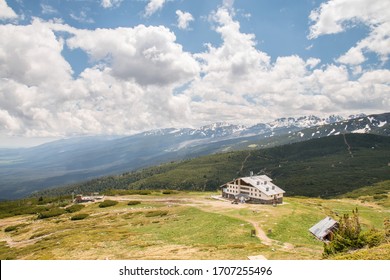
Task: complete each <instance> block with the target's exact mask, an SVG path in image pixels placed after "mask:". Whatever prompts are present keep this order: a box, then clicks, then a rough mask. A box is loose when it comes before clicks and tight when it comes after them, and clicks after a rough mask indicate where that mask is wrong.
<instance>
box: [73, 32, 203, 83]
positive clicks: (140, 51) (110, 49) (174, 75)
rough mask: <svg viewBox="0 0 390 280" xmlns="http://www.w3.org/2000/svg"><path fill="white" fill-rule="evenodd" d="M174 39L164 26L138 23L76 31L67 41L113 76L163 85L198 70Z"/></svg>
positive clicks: (179, 81)
mask: <svg viewBox="0 0 390 280" xmlns="http://www.w3.org/2000/svg"><path fill="white" fill-rule="evenodd" d="M175 40H176V37H175V35H174V34H173V33H172V32H170V31H169V30H168V29H167V28H165V27H162V26H158V27H154V26H151V27H146V26H144V25H139V26H136V27H134V28H117V29H97V30H94V31H89V30H79V31H77V32H76V33H75V36H74V37H72V38H70V39H69V40H68V41H67V44H68V46H69V47H71V48H81V49H83V50H84V51H86V52H87V53H88V54H89V55H90V57H91V58H92V59H93V60H94V61H96V62H103V63H105V64H106V65H108V66H109V67H110V68H111V74H112V75H113V76H115V77H116V78H119V79H122V80H134V81H135V82H137V83H138V84H140V85H161V86H164V85H169V84H176V83H182V82H187V81H188V80H190V79H192V78H193V77H194V76H195V75H197V73H198V72H199V66H198V63H197V62H196V61H195V60H194V59H193V58H192V56H191V55H190V54H189V53H185V52H183V50H182V46H181V45H179V44H177V43H175Z"/></svg>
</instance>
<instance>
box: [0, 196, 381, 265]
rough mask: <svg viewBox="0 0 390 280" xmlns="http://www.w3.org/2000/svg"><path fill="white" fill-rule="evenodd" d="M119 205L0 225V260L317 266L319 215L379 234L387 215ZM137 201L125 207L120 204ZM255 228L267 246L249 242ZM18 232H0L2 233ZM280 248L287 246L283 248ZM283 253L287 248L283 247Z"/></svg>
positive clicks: (336, 204) (199, 203)
mask: <svg viewBox="0 0 390 280" xmlns="http://www.w3.org/2000/svg"><path fill="white" fill-rule="evenodd" d="M109 199H113V200H116V201H118V202H119V203H118V204H117V205H115V206H112V207H109V208H99V206H98V205H99V204H98V203H89V204H87V205H86V207H84V208H83V209H82V210H81V211H79V212H78V213H80V214H88V215H89V216H88V218H86V219H84V220H77V221H71V220H70V217H72V215H74V214H71V213H66V214H63V215H61V216H59V217H53V218H49V219H45V220H37V219H36V218H35V217H34V216H31V215H30V216H23V217H20V216H18V217H12V218H5V219H1V220H0V227H1V231H0V258H1V259H76V260H79V259H199V260H202V259H246V258H247V257H248V256H253V255H259V254H261V255H264V256H265V257H266V258H268V259H320V258H321V256H322V243H321V242H318V241H316V240H315V239H314V238H313V237H312V236H311V235H310V233H309V232H308V228H309V227H310V226H312V225H313V224H314V223H316V222H317V221H318V220H319V219H321V218H323V217H324V216H325V215H329V214H332V213H333V214H334V213H335V212H336V211H337V212H339V213H343V212H344V211H345V212H347V211H350V210H351V209H354V208H355V207H356V206H358V207H359V210H360V211H361V216H362V218H363V223H364V224H365V225H366V226H367V227H370V226H376V227H378V228H381V221H383V218H384V217H385V216H386V215H388V209H387V208H384V207H381V206H376V207H375V208H373V207H371V206H370V205H364V204H361V203H360V204H358V205H357V204H356V203H357V202H356V201H354V200H321V199H304V198H287V199H286V203H285V204H284V205H280V206H278V207H272V206H267V205H241V204H240V205H232V204H230V203H229V202H224V201H218V200H213V199H210V194H207V195H205V194H200V193H184V194H175V195H174V196H172V197H170V196H169V195H164V196H163V197H162V196H154V197H152V196H128V197H126V196H124V197H114V198H109ZM130 200H137V201H141V204H138V205H131V206H129V205H127V203H128V201H130ZM253 224H257V225H258V226H259V227H260V228H261V229H263V230H264V231H265V232H266V233H267V234H268V237H270V238H272V239H273V240H272V242H271V243H270V244H266V243H264V242H261V241H260V240H259V239H258V238H255V237H251V236H250V231H251V230H252V229H253V228H254V225H253ZM12 225H15V226H16V225H22V226H18V227H17V229H16V230H14V231H11V232H5V231H4V229H5V228H6V227H9V226H12ZM287 242H288V244H287ZM287 245H288V246H287Z"/></svg>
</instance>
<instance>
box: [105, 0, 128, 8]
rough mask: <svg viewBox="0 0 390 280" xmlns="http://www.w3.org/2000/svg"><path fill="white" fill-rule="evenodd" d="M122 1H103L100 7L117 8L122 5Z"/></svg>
mask: <svg viewBox="0 0 390 280" xmlns="http://www.w3.org/2000/svg"><path fill="white" fill-rule="evenodd" d="M122 1H123V0H101V3H100V5H101V6H102V7H103V8H105V9H108V8H113V7H114V8H116V7H119V6H120V5H121V3H122Z"/></svg>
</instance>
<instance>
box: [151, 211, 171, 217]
mask: <svg viewBox="0 0 390 280" xmlns="http://www.w3.org/2000/svg"><path fill="white" fill-rule="evenodd" d="M166 215H168V211H164V210H156V211H149V212H146V214H145V217H157V216H160V217H162V216H166Z"/></svg>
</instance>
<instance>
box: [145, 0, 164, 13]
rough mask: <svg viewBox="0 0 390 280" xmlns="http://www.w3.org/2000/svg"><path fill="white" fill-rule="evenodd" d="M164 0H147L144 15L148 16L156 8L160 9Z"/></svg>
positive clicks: (156, 9) (155, 10)
mask: <svg viewBox="0 0 390 280" xmlns="http://www.w3.org/2000/svg"><path fill="white" fill-rule="evenodd" d="M165 2H166V0H149V3H148V5H146V7H145V16H146V17H150V16H151V15H153V14H154V13H155V12H157V11H158V10H161V9H162V7H163V6H164V4H165Z"/></svg>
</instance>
